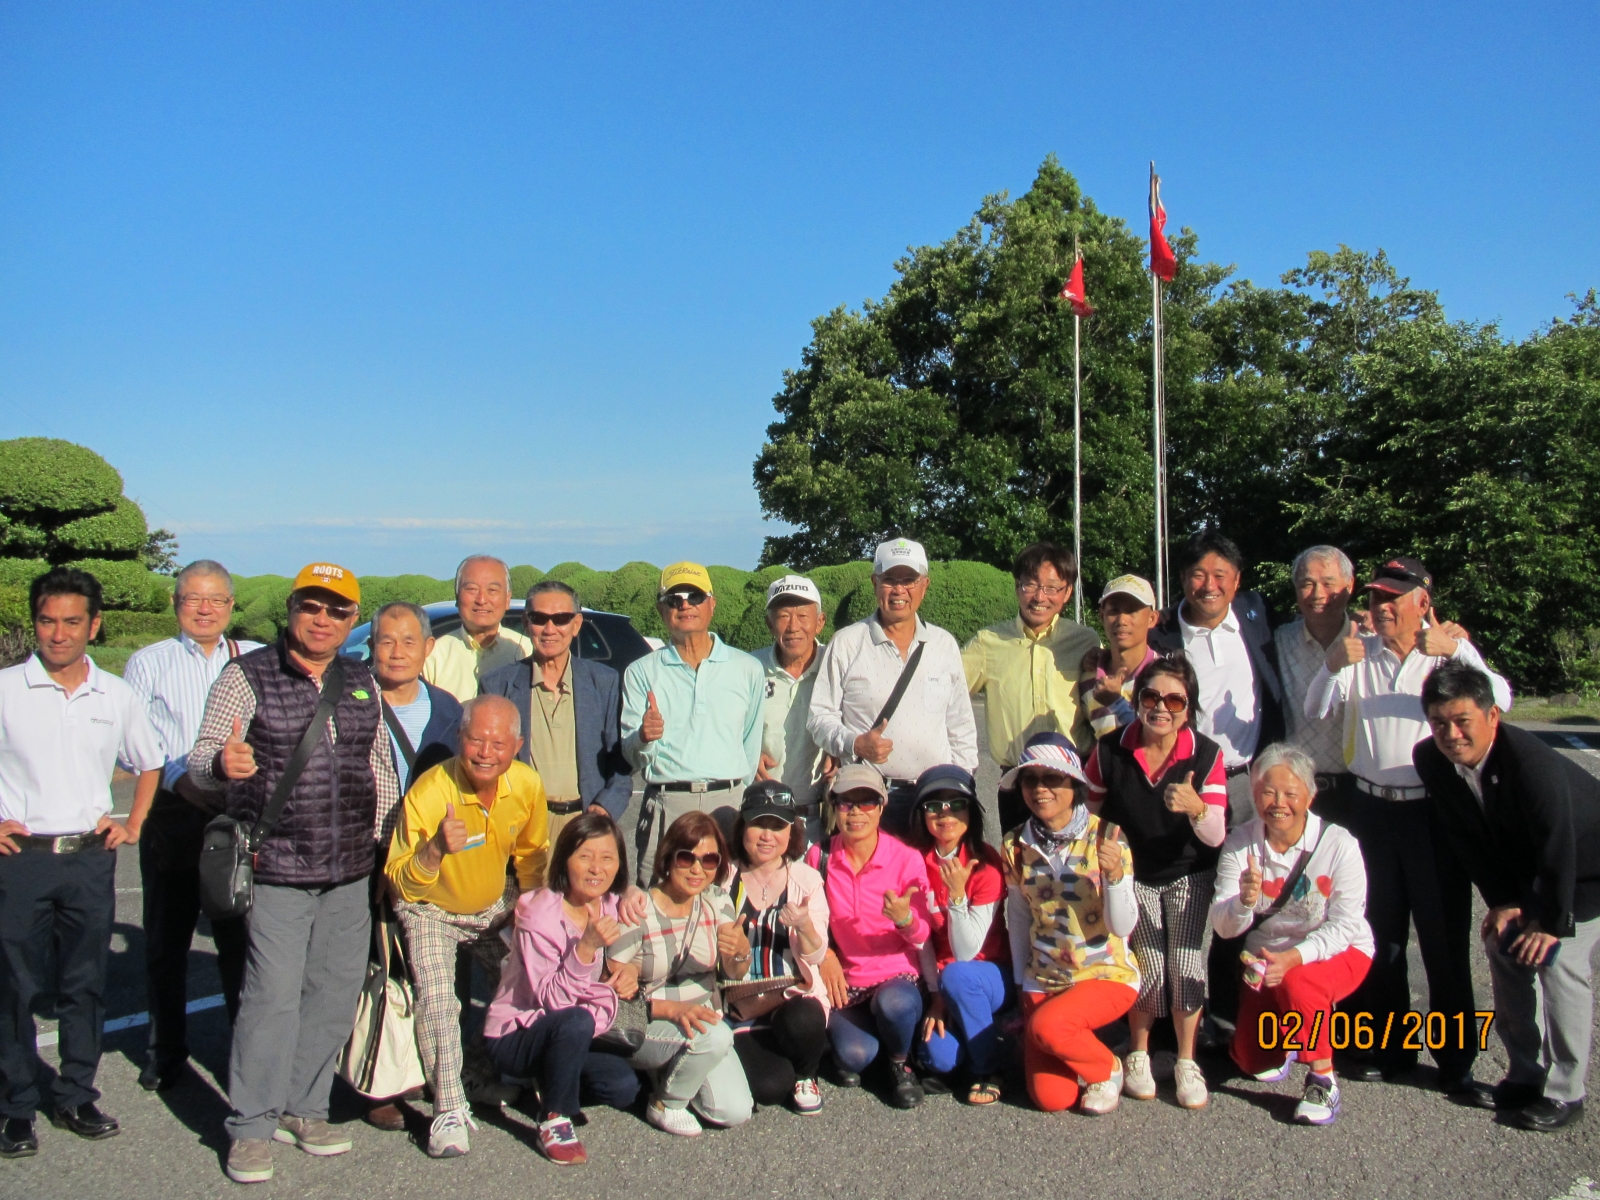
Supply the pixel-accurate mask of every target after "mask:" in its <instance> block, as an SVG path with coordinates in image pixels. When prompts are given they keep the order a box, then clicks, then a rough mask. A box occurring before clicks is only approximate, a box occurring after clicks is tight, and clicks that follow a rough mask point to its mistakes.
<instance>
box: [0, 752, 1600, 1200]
mask: <svg viewBox="0 0 1600 1200" xmlns="http://www.w3.org/2000/svg"><path fill="white" fill-rule="evenodd" d="M980 724H981V723H980ZM1537 728H1539V729H1540V731H1541V733H1542V735H1543V736H1544V737H1545V738H1546V739H1547V740H1548V741H1550V742H1551V743H1552V744H1553V745H1556V746H1558V747H1559V748H1561V749H1562V750H1563V752H1564V753H1568V754H1570V755H1572V756H1573V757H1574V758H1576V759H1578V760H1579V761H1581V762H1582V763H1583V765H1584V766H1585V767H1587V768H1588V769H1589V770H1591V771H1593V772H1595V773H1596V774H1597V775H1600V729H1597V728H1596V727H1594V726H1588V727H1584V726H1577V725H1572V726H1567V725H1561V726H1544V727H1537ZM985 764H986V766H985V770H984V772H983V774H982V777H981V779H980V784H981V785H982V789H983V792H982V794H985V795H992V794H993V787H994V783H995V772H994V770H993V767H992V766H989V765H987V759H985ZM126 790H127V789H126V787H125V786H122V787H120V788H119V791H121V792H122V793H123V795H124V797H125V796H126ZM123 804H124V805H125V804H126V799H125V798H124V800H123ZM119 811H123V809H119ZM139 913H140V894H139V872H138V858H137V851H136V850H133V849H124V850H122V851H120V852H119V859H118V872H117V926H116V932H115V935H114V937H113V943H112V948H111V969H110V977H109V986H108V989H107V1013H108V1015H109V1016H110V1017H112V1018H128V1017H133V1018H135V1019H137V1017H138V1014H140V1013H141V1012H142V1011H143V1009H144V1007H145V1005H144V987H143V973H142V965H141V964H142V955H143V935H142V933H141V931H140V926H139ZM1474 975H1475V981H1476V984H1477V989H1478V1006H1479V1007H1480V1008H1483V1009H1488V1008H1490V1007H1491V1002H1490V997H1489V985H1488V975H1487V968H1486V966H1485V964H1484V962H1483V960H1482V956H1481V954H1480V955H1478V960H1477V962H1476V964H1475V971H1474ZM1411 980H1412V990H1413V999H1414V1001H1415V1006H1416V1007H1418V1008H1425V1007H1426V996H1425V982H1424V976H1423V973H1422V969H1421V963H1420V961H1419V959H1418V957H1417V954H1416V951H1415V947H1414V946H1413V950H1412V954H1411ZM219 990H220V985H219V983H218V979H217V974H216V969H215V961H214V957H213V954H212V948H211V944H210V942H209V941H208V940H206V939H205V938H204V937H199V938H197V939H196V942H195V946H194V951H193V954H192V955H191V958H190V995H191V997H193V998H195V999H203V998H205V997H209V996H213V995H215V994H216V993H217V992H218V991H219ZM190 1022H191V1042H192V1044H193V1045H194V1048H195V1056H196V1060H195V1066H196V1075H195V1076H194V1077H193V1078H191V1079H190V1080H189V1081H188V1082H186V1083H185V1084H183V1085H182V1086H180V1087H178V1088H176V1089H174V1090H173V1091H171V1092H169V1093H164V1094H160V1095H157V1094H151V1093H146V1092H144V1091H141V1090H140V1089H139V1087H138V1085H137V1082H136V1077H137V1075H138V1071H139V1065H140V1062H141V1061H142V1055H143V1051H144V1047H145V1038H146V1034H147V1032H148V1031H147V1029H146V1028H145V1027H144V1026H143V1025H142V1024H134V1025H132V1026H131V1027H128V1028H123V1029H120V1030H118V1031H116V1032H112V1033H109V1034H108V1035H107V1037H106V1047H105V1058H104V1061H103V1063H102V1066H101V1072H100V1086H101V1087H102V1088H103V1090H104V1092H105V1099H104V1102H103V1106H104V1107H105V1109H106V1110H107V1111H108V1112H110V1113H112V1114H114V1115H115V1116H116V1117H118V1118H119V1119H120V1120H121V1122H122V1130H123V1131H122V1134H121V1136H119V1137H116V1138H114V1139H111V1140H109V1141H105V1142H85V1141H82V1140H80V1139H78V1138H76V1137H74V1136H73V1135H71V1134H69V1133H66V1132H63V1131H60V1130H56V1129H54V1128H52V1127H50V1126H49V1125H48V1124H47V1123H45V1122H44V1121H41V1122H40V1123H39V1137H40V1152H39V1154H38V1156H37V1157H35V1158H32V1159H23V1160H18V1161H11V1162H0V1200H35V1198H37V1200H47V1198H56V1197H61V1198H69V1197H70V1198H71V1200H86V1198H89V1197H93V1198H95V1200H143V1198H145V1197H150V1198H158V1197H159V1198H161V1200H178V1198H180V1197H210V1196H222V1195H227V1194H230V1193H240V1192H244V1191H246V1189H243V1188H240V1187H239V1186H238V1185H235V1184H232V1183H230V1182H229V1181H228V1180H227V1178H226V1177H225V1176H224V1175H223V1173H222V1167H221V1163H222V1156H223V1155H224V1153H225V1151H226V1139H225V1137H224V1134H223V1130H222V1122H223V1118H224V1117H225V1116H226V1113H227V1107H226V1102H225V1099H224V1094H223V1086H224V1083H225V1078H226V1063H227V1044H228V1024H227V1018H226V1016H225V1014H224V1012H223V1010H222V1009H220V1008H212V1009H209V1010H204V1011H201V1012H198V1013H196V1014H194V1015H193V1016H191V1018H190ZM39 1027H40V1030H41V1033H42V1034H44V1035H45V1036H46V1037H47V1038H48V1037H49V1035H50V1034H52V1033H53V1031H54V1028H55V1026H54V1022H53V1021H50V1020H43V1019H42V1020H41V1021H40V1023H39ZM1597 1046H1600V1041H1597ZM44 1054H45V1057H46V1059H47V1060H49V1061H53V1059H54V1051H53V1049H46V1050H45V1051H44ZM1426 1061H1427V1060H1426V1056H1425V1057H1424V1062H1425V1063H1426ZM1202 1065H1203V1066H1205V1067H1206V1069H1207V1073H1208V1076H1209V1078H1210V1081H1211V1088H1212V1101H1211V1104H1210V1106H1209V1107H1208V1108H1207V1109H1205V1110H1204V1111H1201V1112H1187V1111H1185V1110H1183V1109H1180V1108H1178V1107H1177V1105H1176V1103H1175V1101H1174V1099H1173V1096H1172V1091H1171V1082H1170V1066H1168V1074H1169V1078H1168V1079H1167V1080H1166V1081H1165V1082H1164V1083H1163V1086H1162V1093H1161V1095H1160V1097H1159V1098H1158V1099H1157V1100H1156V1101H1154V1102H1149V1103H1139V1102H1135V1101H1130V1100H1124V1101H1123V1103H1122V1106H1121V1108H1120V1109H1119V1110H1118V1111H1117V1112H1115V1113H1113V1114H1111V1115H1109V1116H1106V1117H1101V1118H1087V1117H1083V1116H1079V1115H1078V1114H1076V1113H1062V1114H1053V1115H1050V1114H1044V1113H1039V1112H1035V1111H1033V1110H1032V1109H1030V1108H1029V1107H1028V1105H1027V1100H1026V1096H1025V1094H1024V1093H1023V1090H1022V1088H1021V1082H1020V1079H1017V1078H1014V1079H1013V1081H1012V1083H1011V1086H1010V1087H1009V1089H1008V1093H1007V1095H1006V1097H1005V1099H1004V1101H1002V1103H1000V1104H998V1105H995V1106H993V1107H991V1108H988V1109H973V1108H969V1107H967V1106H966V1105H964V1104H962V1103H960V1102H958V1101H957V1100H956V1099H955V1098H954V1097H951V1096H936V1097H930V1099H929V1100H928V1101H927V1103H925V1104H924V1105H923V1106H922V1107H921V1108H919V1109H916V1110H913V1111H911V1112H900V1111H897V1110H895V1109H892V1108H889V1107H888V1106H887V1105H885V1104H884V1103H883V1102H882V1100H881V1099H879V1098H878V1097H877V1096H876V1095H874V1094H872V1092H871V1091H869V1090H855V1091H841V1090H839V1089H837V1088H834V1087H832V1086H830V1085H827V1084H824V1085H823V1090H824V1096H825V1100H826V1106H825V1107H824V1109H823V1111H822V1112H821V1113H820V1114H818V1115H816V1116H812V1117H800V1116H797V1115H795V1114H794V1113H792V1112H789V1111H788V1110H786V1109H763V1110H761V1111H760V1112H758V1113H757V1114H756V1116H755V1118H754V1119H753V1120H752V1121H751V1122H750V1123H749V1124H748V1125H746V1126H744V1127H742V1128H740V1129H735V1130H727V1131H708V1132H707V1133H706V1134H705V1135H704V1136H703V1137H701V1138H698V1139H694V1140H688V1139H679V1138H674V1137H670V1136H669V1135H667V1134H664V1133H661V1132H658V1131H657V1130H655V1129H653V1128H651V1127H650V1126H648V1125H646V1124H645V1123H644V1122H643V1120H642V1119H641V1118H640V1116H639V1115H638V1114H637V1113H632V1112H629V1113H623V1112H615V1111H611V1110H607V1109H598V1110H594V1111H592V1112H590V1113H589V1114H588V1124H587V1125H586V1126H584V1127H583V1128H582V1129H580V1131H579V1132H580V1135H581V1136H582V1138H583V1140H584V1143H585V1145H586V1146H587V1147H588V1150H589V1156H590V1162H589V1164H588V1165H587V1166H583V1167H556V1166H552V1165H551V1164H549V1163H548V1162H546V1161H545V1160H544V1159H542V1158H541V1157H539V1155H538V1154H537V1153H536V1152H535V1151H534V1149H533V1146H532V1128H533V1119H532V1118H531V1117H530V1116H529V1115H528V1114H527V1113H524V1112H521V1111H519V1110H517V1109H516V1108H514V1107H513V1108H508V1109H506V1110H505V1111H504V1112H503V1113H501V1112H496V1113H492V1114H491V1113H480V1114H478V1120H479V1129H478V1131H477V1133H475V1134H474V1135H473V1150H472V1153H471V1154H470V1155H468V1156H467V1157H465V1158H463V1159H457V1160H450V1161H442V1162H435V1161H433V1160H431V1159H429V1158H428V1157H427V1156H426V1155H425V1154H424V1153H423V1151H422V1149H421V1146H420V1143H419V1138H420V1139H421V1140H424V1141H425V1139H426V1126H427V1121H426V1118H425V1117H424V1116H422V1115H420V1114H419V1115H418V1116H417V1118H416V1120H415V1121H414V1123H413V1127H412V1129H411V1131H410V1132H409V1133H406V1134H384V1133H379V1132H378V1131H376V1130H374V1129H372V1128H371V1127H369V1126H367V1125H366V1124H364V1123H362V1122H361V1121H360V1120H359V1114H360V1111H361V1106H360V1103H359V1101H358V1100H357V1099H356V1098H355V1097H354V1096H352V1095H351V1094H350V1093H348V1092H347V1091H345V1090H344V1089H343V1087H342V1085H340V1086H339V1087H338V1088H337V1089H336V1091H335V1096H334V1113H333V1119H334V1120H336V1121H341V1122H351V1123H352V1124H350V1126H349V1128H350V1129H351V1130H352V1131H353V1133H354V1138H355V1149H354V1150H353V1151H352V1152H351V1153H350V1154H347V1155H344V1156H342V1157H339V1158H332V1159H316V1158H312V1157H310V1156H308V1155H305V1154H303V1153H301V1152H300V1151H298V1150H295V1149H292V1148H290V1147H287V1146H279V1147H277V1148H276V1150H275V1160H276V1165H277V1177H276V1178H275V1179H274V1180H273V1181H272V1182H270V1183H267V1184H261V1185H253V1187H252V1188H251V1189H249V1191H250V1192H251V1194H258V1195H261V1196H283V1197H287V1196H293V1197H297V1198H299V1197H305V1198H308V1200H310V1198H316V1197H341V1198H342V1197H350V1196H362V1197H372V1198H374V1200H376V1198H378V1197H391V1196H392V1197H414V1196H427V1197H431V1198H437V1197H444V1196H458V1197H461V1198H462V1200H468V1198H470V1200H500V1198H502V1197H504V1198H506V1200H511V1198H515V1200H525V1198H526V1197H529V1196H535V1197H540V1198H543V1197H546V1196H550V1197H575V1198H576V1197H615V1198H619V1200H620V1198H623V1197H626V1198H627V1200H653V1198H655V1197H663V1198H666V1197H671V1198H673V1200H676V1198H678V1197H684V1196H709V1197H725V1198H727V1200H748V1198H752V1197H763V1196H806V1197H818V1196H871V1197H879V1196H882V1197H907V1198H910V1197H918V1198H926V1200H936V1198H943V1197H950V1198H952V1200H954V1198H957V1197H960V1198H970V1197H977V1196H1000V1195H1007V1196H1015V1197H1033V1196H1057V1195H1070V1194H1072V1193H1088V1194H1091V1195H1095V1196H1100V1197H1116V1196H1136V1197H1141V1198H1152V1200H1153V1198H1160V1197H1168V1196H1171V1197H1181V1198H1183V1200H1205V1198H1207V1197H1233V1196H1251V1197H1256V1198H1258V1200H1268V1198H1274V1200H1275V1198H1278V1197H1299V1196H1306V1197H1312V1196H1315V1197H1318V1198H1326V1197H1347V1196H1348V1197H1360V1198H1369V1197H1387V1198H1393V1200H1400V1198H1402V1197H1405V1198H1409V1197H1439V1198H1441V1200H1444V1198H1456V1197H1479V1196H1482V1197H1496V1198H1498V1197H1508V1198H1518V1200H1553V1198H1556V1197H1572V1198H1589V1200H1594V1198H1596V1197H1600V1183H1595V1184H1594V1186H1593V1187H1592V1188H1591V1186H1590V1181H1591V1180H1595V1181H1600V1112H1597V1113H1594V1114H1591V1115H1590V1116H1589V1117H1588V1119H1587V1120H1586V1121H1584V1122H1581V1123H1580V1124H1578V1125H1577V1126H1575V1127H1572V1128H1569V1129H1567V1130H1564V1131H1562V1132H1561V1133H1558V1134H1554V1135H1540V1134H1533V1133H1527V1132H1523V1131H1521V1130H1518V1129H1515V1128H1511V1127H1509V1126H1506V1125H1504V1124H1502V1123H1500V1122H1498V1121H1497V1119H1496V1118H1495V1116H1494V1114H1492V1113H1487V1112H1483V1111H1481V1110H1476V1109H1464V1108H1459V1107H1456V1106H1455V1105H1453V1104H1451V1103H1449V1102H1448V1101H1447V1100H1445V1098H1444V1097H1443V1096H1441V1095H1439V1094H1438V1093H1437V1092H1435V1091H1433V1090H1431V1089H1432V1085H1433V1082H1434V1077H1435V1076H1434V1071H1433V1069H1432V1067H1431V1066H1427V1065H1424V1066H1422V1067H1420V1068H1418V1070H1417V1071H1416V1072H1414V1073H1413V1074H1412V1075H1411V1076H1409V1077H1407V1078H1405V1079H1403V1080H1401V1081H1398V1082H1396V1083H1386V1084H1357V1083H1351V1084H1346V1085H1344V1111H1343V1114H1342V1116H1341V1117H1340V1119H1339V1122H1338V1124H1337V1125H1335V1126H1334V1127H1332V1128H1330V1129H1308V1128H1302V1127H1299V1126H1295V1125H1292V1124H1290V1123H1289V1116H1290V1114H1291V1112H1292V1111H1293V1109H1294V1105H1295V1103H1296V1101H1297V1100H1298V1098H1299V1090H1300V1088H1301V1086H1302V1085H1303V1069H1299V1068H1297V1070H1296V1073H1295V1075H1294V1077H1293V1078H1292V1079H1291V1080H1289V1081H1288V1082H1285V1083H1282V1084H1275V1085H1267V1084H1258V1083H1255V1082H1253V1081H1249V1080H1241V1079H1239V1078H1237V1077H1234V1076H1233V1073H1232V1072H1231V1070H1230V1069H1229V1067H1228V1064H1227V1062H1226V1060H1225V1059H1223V1058H1220V1057H1213V1058H1211V1059H1208V1060H1207V1061H1206V1062H1204V1063H1203V1064H1202ZM1504 1068H1505V1055H1504V1051H1503V1050H1502V1049H1501V1046H1500V1043H1499V1040H1498V1039H1497V1038H1496V1037H1494V1036H1492V1035H1491V1036H1490V1038H1489V1045H1488V1050H1487V1051H1486V1052H1485V1053H1483V1054H1482V1055H1480V1056H1479V1059H1478V1066H1477V1077H1478V1078H1479V1079H1482V1080H1486V1081H1489V1082H1493V1081H1495V1080H1497V1079H1499V1078H1500V1076H1501V1075H1502V1074H1503V1072H1504Z"/></svg>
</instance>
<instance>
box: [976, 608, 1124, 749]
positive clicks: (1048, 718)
mask: <svg viewBox="0 0 1600 1200" xmlns="http://www.w3.org/2000/svg"><path fill="white" fill-rule="evenodd" d="M1099 646H1100V637H1099V635H1098V634H1096V633H1095V632H1094V630H1092V629H1088V628H1086V627H1085V626H1083V625H1079V624H1078V623H1077V622H1076V621H1069V620H1066V619H1065V618H1063V617H1061V616H1056V617H1054V618H1052V620H1051V621H1050V624H1048V625H1046V626H1045V627H1044V628H1043V629H1040V630H1032V629H1029V628H1028V627H1027V626H1026V625H1024V624H1023V623H1022V618H1021V617H1020V616H1018V617H1013V618H1012V619H1011V620H1009V621H1002V622H1001V623H1000V624H998V625H991V626H989V628H987V629H980V630H979V631H978V632H977V634H976V636H974V637H973V639H972V640H971V641H970V642H968V643H967V644H966V646H965V647H964V648H963V649H962V651H961V665H962V666H963V667H964V668H965V669H966V672H967V690H968V691H969V692H971V693H972V694H973V695H974V696H976V695H977V694H978V693H979V692H982V693H983V705H984V709H985V711H986V713H987V717H988V725H989V754H990V756H991V757H993V759H994V760H995V762H997V763H999V764H1001V765H1002V766H1007V767H1009V766H1015V765H1016V762H1017V757H1018V755H1020V754H1021V753H1022V747H1023V746H1024V745H1025V744H1026V743H1027V741H1028V739H1029V738H1030V737H1032V736H1033V735H1034V734H1036V733H1061V734H1065V735H1066V736H1067V737H1069V738H1071V739H1072V741H1073V743H1074V744H1075V745H1080V746H1081V745H1083V744H1084V743H1085V742H1087V741H1088V740H1089V738H1090V737H1091V736H1092V733H1091V731H1090V729H1089V722H1088V717H1087V715H1086V714H1085V713H1084V711H1083V709H1082V706H1080V705H1079V703H1078V668H1079V666H1080V665H1081V664H1082V662H1083V656H1084V654H1085V653H1087V652H1088V651H1090V650H1094V649H1098V648H1099Z"/></svg>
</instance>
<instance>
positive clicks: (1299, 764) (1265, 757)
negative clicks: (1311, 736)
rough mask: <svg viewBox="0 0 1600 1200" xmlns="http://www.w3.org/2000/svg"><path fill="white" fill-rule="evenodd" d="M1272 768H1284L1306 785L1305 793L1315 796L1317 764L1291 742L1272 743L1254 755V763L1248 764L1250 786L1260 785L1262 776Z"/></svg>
mask: <svg viewBox="0 0 1600 1200" xmlns="http://www.w3.org/2000/svg"><path fill="white" fill-rule="evenodd" d="M1273 767H1284V768H1286V769H1287V770H1288V772H1289V773H1290V774H1291V775H1293V776H1295V777H1296V778H1297V779H1299V780H1300V782H1301V783H1303V784H1305V785H1306V791H1307V792H1308V793H1309V794H1310V795H1312V796H1315V795H1316V794H1317V764H1316V762H1315V761H1314V760H1313V759H1312V757H1311V755H1309V754H1307V753H1306V752H1305V751H1304V750H1302V749H1300V747H1299V746H1296V745H1295V744H1294V743H1292V742H1274V743H1273V744H1272V745H1270V746H1268V747H1267V748H1266V749H1265V750H1263V751H1262V752H1261V753H1260V754H1258V755H1256V760H1255V762H1253V763H1251V764H1250V786H1251V787H1254V786H1255V785H1256V784H1258V783H1260V782H1261V780H1262V778H1263V776H1265V775H1266V773H1267V772H1268V771H1270V770H1272V768H1273Z"/></svg>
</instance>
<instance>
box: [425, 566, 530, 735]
mask: <svg viewBox="0 0 1600 1200" xmlns="http://www.w3.org/2000/svg"><path fill="white" fill-rule="evenodd" d="M510 607H511V568H510V567H508V566H506V564H505V563H504V562H502V561H501V560H500V559H498V558H493V557H491V556H490V555H487V554H474V555H472V556H471V557H470V558H464V559H462V560H461V565H460V566H459V567H457V568H456V611H458V612H459V613H460V614H461V624H460V625H459V626H458V627H457V628H455V629H452V630H451V631H450V632H449V633H446V634H444V635H442V636H441V637H439V638H437V639H435V641H434V644H433V650H432V652H431V653H430V654H429V655H428V661H427V662H426V663H425V664H424V665H423V668H422V677H423V678H424V679H426V680H427V681H428V682H429V683H431V684H435V685H436V686H438V687H442V688H443V689H444V690H445V691H447V692H449V693H450V694H451V695H452V696H454V697H455V698H456V699H457V700H459V701H460V702H461V703H462V704H465V703H466V702H467V701H468V700H471V699H472V698H473V697H474V696H476V695H477V694H478V681H479V680H481V679H482V678H483V677H484V676H485V675H487V674H489V672H491V671H498V670H499V669H500V668H501V667H508V666H510V665H511V664H512V663H518V662H521V661H522V660H523V659H525V658H527V657H528V655H530V654H532V653H533V643H532V642H531V641H529V640H528V637H527V635H526V634H523V633H519V632H517V630H515V629H507V628H506V627H505V626H503V625H502V624H501V623H500V621H501V618H502V617H504V616H505V615H506V610H507V609H508V608H510Z"/></svg>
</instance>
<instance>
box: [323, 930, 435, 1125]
mask: <svg viewBox="0 0 1600 1200" xmlns="http://www.w3.org/2000/svg"><path fill="white" fill-rule="evenodd" d="M373 942H374V951H373V961H372V962H370V963H368V964H367V981H366V983H365V984H364V985H363V986H362V988H361V996H360V998H359V999H358V1000H357V1001H356V1019H355V1028H353V1029H352V1030H351V1031H350V1040H349V1041H347V1042H345V1044H344V1049H343V1050H342V1051H340V1052H339V1075H340V1078H342V1079H343V1080H344V1081H345V1082H346V1083H348V1084H349V1085H350V1086H351V1087H353V1088H354V1089H355V1090H356V1091H358V1092H360V1093H361V1094H362V1095H363V1096H367V1097H370V1098H372V1099H375V1100H382V1099H387V1098H388V1097H390V1096H399V1095H401V1094H403V1093H405V1092H409V1091H411V1090H412V1089H413V1088H419V1087H421V1086H422V1084H423V1074H422V1058H421V1056H420V1055H419V1054H418V1053H417V1030H416V1006H415V1000H414V997H413V995H412V991H411V980H410V979H409V978H408V977H407V974H406V969H405V949H404V947H403V946H402V945H401V941H400V929H399V922H398V921H396V920H395V919H394V917H393V916H392V915H391V914H390V913H389V911H388V906H387V905H385V906H384V909H383V911H382V913H381V914H380V915H379V917H378V920H377V922H376V923H375V925H374V928H373ZM397 966H398V967H399V970H398V971H396V969H395V968H396V967H397Z"/></svg>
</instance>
